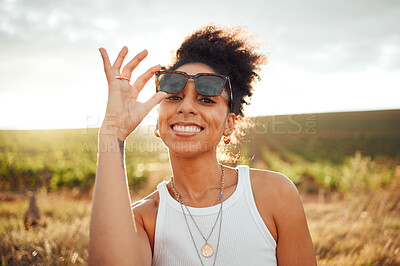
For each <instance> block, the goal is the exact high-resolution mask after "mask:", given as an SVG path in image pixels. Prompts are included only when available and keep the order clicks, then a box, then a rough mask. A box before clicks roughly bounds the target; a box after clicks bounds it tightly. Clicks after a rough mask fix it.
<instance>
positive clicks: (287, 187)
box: [250, 169, 298, 198]
mask: <svg viewBox="0 0 400 266" xmlns="http://www.w3.org/2000/svg"><path fill="white" fill-rule="evenodd" d="M250 176H251V185H252V189H253V192H254V194H262V195H265V196H266V197H267V196H268V197H278V198H281V197H285V196H289V195H292V196H296V197H297V196H298V191H297V188H296V186H295V185H294V184H293V182H292V181H291V180H290V179H289V178H288V177H287V176H285V175H284V174H281V173H278V172H274V171H269V170H261V169H251V170H250ZM266 192H268V193H266Z"/></svg>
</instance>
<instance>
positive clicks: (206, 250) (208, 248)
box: [171, 165, 225, 264]
mask: <svg viewBox="0 0 400 266" xmlns="http://www.w3.org/2000/svg"><path fill="white" fill-rule="evenodd" d="M221 168H222V175H221V191H220V194H219V196H218V198H217V201H216V202H218V200H220V199H221V207H220V210H219V212H218V215H217V219H216V220H215V223H214V226H213V227H212V229H211V232H210V234H209V235H208V237H207V238H206V237H205V236H204V235H203V233H202V232H201V230H200V228H199V226H198V225H197V223H196V221H195V220H194V218H193V215H192V214H191V212H190V210H189V208H188V207H187V205H186V204H185V203H184V202H183V200H182V198H181V196H180V195H179V193H178V192H177V191H176V188H175V180H174V178H173V176H172V178H171V188H172V191H173V192H174V194H175V197H176V198H177V200H178V201H179V202H180V204H181V208H182V212H183V215H184V218H185V221H186V225H187V227H188V229H189V233H190V236H191V237H192V240H193V244H194V246H195V249H196V252H197V255H198V256H199V259H200V261H201V263H202V264H203V261H202V260H201V258H200V255H199V252H198V250H197V245H196V243H195V241H194V238H193V235H192V232H191V230H190V227H189V223H188V222H187V219H186V215H185V213H184V211H183V207H182V205H183V206H185V208H186V210H187V212H188V213H189V215H190V217H191V218H192V220H193V223H194V225H195V226H196V228H197V230H198V231H199V232H200V234H201V236H202V237H203V239H204V241H205V244H204V245H203V247H202V249H201V254H202V255H203V256H204V257H206V258H209V257H211V256H212V255H213V254H214V248H213V247H212V245H210V244H209V243H208V239H209V238H210V236H211V234H212V232H213V231H214V228H215V226H216V224H217V221H218V218H219V217H220V216H221V217H220V229H219V235H218V243H217V251H218V247H219V240H220V236H221V225H222V204H223V203H222V202H223V195H224V182H225V168H224V167H223V166H222V165H221ZM216 202H215V203H216ZM215 203H214V204H213V205H215ZM213 205H211V206H213ZM217 251H216V253H217ZM215 261H216V256H215V258H214V264H215Z"/></svg>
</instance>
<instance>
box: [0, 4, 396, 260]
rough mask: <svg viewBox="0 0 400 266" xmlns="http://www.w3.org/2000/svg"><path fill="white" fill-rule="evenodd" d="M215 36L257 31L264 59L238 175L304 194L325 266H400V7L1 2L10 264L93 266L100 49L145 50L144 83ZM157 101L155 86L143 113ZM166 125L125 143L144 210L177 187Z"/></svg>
mask: <svg viewBox="0 0 400 266" xmlns="http://www.w3.org/2000/svg"><path fill="white" fill-rule="evenodd" d="M210 23H216V24H226V25H241V26H243V27H245V28H247V29H248V30H249V31H250V32H252V33H254V35H255V40H256V41H258V42H259V43H260V45H261V46H260V50H261V51H262V52H263V53H264V54H266V55H267V56H268V58H269V63H268V64H267V65H265V66H264V67H263V72H262V75H261V78H262V80H261V81H260V82H258V83H257V84H256V85H255V92H254V96H253V97H252V99H251V103H252V104H251V105H249V106H246V109H245V114H246V116H248V117H251V118H252V121H253V122H254V126H253V127H251V128H248V129H247V130H246V135H245V136H244V137H243V140H242V142H241V144H240V145H238V146H235V147H233V146H232V147H229V149H230V150H231V151H232V152H234V153H235V154H238V156H239V157H238V161H237V162H236V163H235V164H247V165H250V166H252V167H258V168H263V169H269V170H273V171H279V172H282V173H284V174H285V175H287V176H288V177H289V178H291V179H292V180H293V182H294V183H295V184H296V185H297V187H298V189H299V192H300V194H301V196H302V199H303V202H304V206H305V210H306V214H307V217H308V222H309V227H310V231H311V235H312V238H313V241H314V247H315V252H316V255H317V259H318V263H319V265H398V264H400V218H399V217H400V206H399V204H400V193H399V191H400V163H399V162H400V101H399V99H400V90H399V89H400V78H399V77H400V32H399V30H398V25H400V3H399V2H398V1H394V0H392V1H390V0H385V1H373V0H364V1H359V0H357V1H350V2H349V1H344V0H338V1H334V2H333V1H317V0H304V1H269V0H268V1H265V0H264V1H255V0H249V1H246V2H245V3H244V2H243V1H237V0H232V1H209V0H205V1H201V2H188V1H177V0H172V1H154V0H151V1H105V0H98V1H93V0H85V1H76V0H75V1H67V0H65V1H50V0H35V1H23V0H3V1H1V2H0V256H1V263H2V265H14V264H21V265H27V264H55V265H65V264H66V265H69V264H87V257H88V252H87V247H88V236H89V231H88V228H89V218H90V203H91V197H92V188H93V183H94V178H95V173H96V152H97V130H98V127H99V126H100V125H101V123H102V120H103V117H104V113H105V107H106V102H107V83H106V79H105V76H104V72H103V66H102V61H101V57H100V53H99V52H98V48H100V47H105V48H106V49H107V51H108V53H109V55H110V58H111V60H114V58H115V57H116V55H117V54H118V52H119V51H120V49H121V48H122V47H123V46H124V45H126V46H127V47H128V48H129V50H130V52H129V54H128V57H133V56H134V55H135V54H136V53H138V52H140V51H142V50H143V49H147V50H148V51H149V55H148V57H147V58H146V59H145V60H144V61H143V62H142V63H141V65H140V66H139V67H138V68H137V70H135V72H134V74H133V78H132V79H134V78H135V77H137V76H139V75H140V74H142V73H143V72H144V71H146V70H147V69H148V68H149V67H151V66H153V65H156V64H161V65H167V64H169V62H170V59H171V55H172V52H173V51H174V50H175V49H177V48H178V46H179V45H180V43H181V42H182V41H183V40H184V38H185V37H186V36H187V35H189V34H190V33H191V32H192V31H194V30H195V29H196V28H198V27H199V26H203V25H206V24H210ZM154 90H155V88H154V80H153V79H152V80H150V81H149V83H148V84H147V85H146V87H145V89H144V90H143V91H142V93H141V95H140V98H139V99H140V100H146V99H148V98H149V97H151V95H152V94H153V93H154ZM156 116H157V114H156V111H155V110H153V111H151V112H150V114H149V115H148V116H147V117H146V118H145V119H144V121H143V122H142V124H141V126H140V128H139V129H138V130H136V131H135V132H134V133H133V134H132V135H131V136H130V137H129V139H128V142H127V147H126V149H127V150H126V151H127V155H126V156H127V158H126V160H127V162H126V163H127V174H128V179H129V184H130V188H131V194H132V198H133V200H137V199H139V198H140V197H142V196H144V195H146V194H148V193H150V192H151V191H153V190H154V188H155V186H156V185H157V184H158V183H159V182H160V181H161V180H163V179H169V177H170V170H169V162H168V155H167V150H166V148H165V147H164V145H163V144H162V142H160V141H159V139H157V138H155V136H154V135H153V128H154V125H155V121H156ZM235 164H231V165H235ZM29 206H30V207H29ZM367 232H368V233H367Z"/></svg>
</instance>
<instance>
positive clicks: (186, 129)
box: [171, 124, 204, 133]
mask: <svg viewBox="0 0 400 266" xmlns="http://www.w3.org/2000/svg"><path fill="white" fill-rule="evenodd" d="M171 128H172V130H174V131H175V132H179V133H199V132H200V131H202V130H203V129H204V128H202V127H200V126H197V125H187V126H186V125H176V124H175V125H171Z"/></svg>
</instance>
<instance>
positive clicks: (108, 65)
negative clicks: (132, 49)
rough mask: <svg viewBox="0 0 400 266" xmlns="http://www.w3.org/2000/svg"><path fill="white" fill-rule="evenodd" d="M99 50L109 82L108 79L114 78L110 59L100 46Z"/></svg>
mask: <svg viewBox="0 0 400 266" xmlns="http://www.w3.org/2000/svg"><path fill="white" fill-rule="evenodd" d="M99 51H100V54H101V58H102V59H103V65H104V72H105V73H106V78H107V81H108V82H110V80H112V79H114V73H113V71H112V68H111V63H110V59H109V58H108V54H107V51H106V49H104V48H100V49H99Z"/></svg>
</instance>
